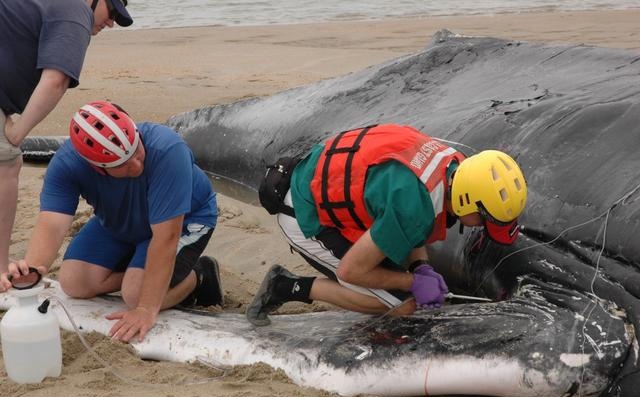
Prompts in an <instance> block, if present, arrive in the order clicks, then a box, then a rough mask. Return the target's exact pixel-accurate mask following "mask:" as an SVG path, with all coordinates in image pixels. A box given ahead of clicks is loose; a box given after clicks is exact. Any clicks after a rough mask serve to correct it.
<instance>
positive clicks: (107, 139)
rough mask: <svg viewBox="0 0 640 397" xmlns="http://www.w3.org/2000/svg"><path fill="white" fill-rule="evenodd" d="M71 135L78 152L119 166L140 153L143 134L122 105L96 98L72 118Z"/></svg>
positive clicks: (103, 164) (106, 164)
mask: <svg viewBox="0 0 640 397" xmlns="http://www.w3.org/2000/svg"><path fill="white" fill-rule="evenodd" d="M69 136H70V138H71V143H73V146H74V147H75V148H76V151H77V152H78V154H80V156H82V157H83V158H84V159H85V160H87V161H88V162H89V163H91V164H93V165H95V166H98V167H102V168H112V167H117V166H119V165H120V164H122V163H124V162H125V161H127V160H129V158H130V157H131V156H133V154H134V153H135V152H136V149H137V148H138V143H139V142H140V134H139V133H138V129H137V128H136V125H135V123H134V122H133V120H132V119H131V117H129V115H128V114H127V112H125V111H124V110H123V109H122V108H121V107H120V106H118V105H116V104H113V103H111V102H107V101H95V102H91V103H89V104H87V105H84V106H83V107H81V108H80V109H79V110H78V111H77V112H76V114H74V115H73V119H71V124H70V125H69Z"/></svg>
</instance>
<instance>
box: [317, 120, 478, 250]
mask: <svg viewBox="0 0 640 397" xmlns="http://www.w3.org/2000/svg"><path fill="white" fill-rule="evenodd" d="M464 158H465V157H464V155H463V154H462V153H460V152H458V151H457V150H455V149H453V148H451V147H449V146H446V145H444V144H442V143H440V142H438V141H436V140H434V139H433V138H431V137H430V136H428V135H425V134H423V133H421V132H420V131H418V130H416V129H415V128H412V127H409V126H401V125H396V124H384V125H377V126H369V127H366V128H359V129H355V130H351V131H345V132H342V133H340V134H338V135H337V136H335V137H333V138H331V139H329V140H328V141H327V143H326V145H325V148H324V151H323V152H322V154H321V155H320V158H319V159H318V164H317V165H316V169H315V173H314V176H313V179H312V180H311V185H310V188H311V193H312V195H313V198H314V201H315V203H316V210H317V211H318V215H319V220H320V224H322V225H323V226H327V227H335V228H338V230H339V231H340V233H341V234H342V235H343V236H344V237H345V238H347V239H348V240H349V241H351V242H354V243H355V242H356V240H358V238H360V236H362V234H363V233H364V232H365V231H366V230H367V229H369V227H370V226H371V224H372V223H373V219H372V218H371V216H370V215H369V213H368V212H367V209H366V207H365V204H364V184H365V179H366V176H367V170H368V169H369V167H371V166H373V165H377V164H381V163H384V162H386V161H390V160H395V161H399V162H400V163H402V164H403V165H404V166H406V167H407V168H409V169H410V170H411V171H413V173H414V174H416V176H417V177H418V178H420V180H421V181H422V182H423V183H424V185H425V187H426V189H427V191H428V192H429V195H430V196H431V201H432V203H433V209H434V212H435V214H436V219H435V222H434V226H433V230H432V231H431V234H430V235H429V236H428V238H427V243H431V242H433V241H437V240H444V239H445V237H446V234H447V228H446V224H447V222H446V220H447V212H446V209H445V208H444V203H445V195H446V193H447V188H448V186H447V176H446V172H447V167H448V166H449V164H450V163H451V162H452V161H457V162H458V163H460V162H462V160H464ZM398 205H402V203H398Z"/></svg>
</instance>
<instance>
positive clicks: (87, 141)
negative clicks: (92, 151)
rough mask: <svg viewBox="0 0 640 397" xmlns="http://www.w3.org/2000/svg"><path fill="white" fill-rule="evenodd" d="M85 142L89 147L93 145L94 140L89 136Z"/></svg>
mask: <svg viewBox="0 0 640 397" xmlns="http://www.w3.org/2000/svg"><path fill="white" fill-rule="evenodd" d="M84 143H85V144H86V145H87V146H89V147H93V141H92V140H91V139H89V138H85V139H84Z"/></svg>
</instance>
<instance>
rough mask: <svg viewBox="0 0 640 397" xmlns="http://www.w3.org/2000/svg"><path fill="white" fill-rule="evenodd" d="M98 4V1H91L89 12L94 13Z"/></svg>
mask: <svg viewBox="0 0 640 397" xmlns="http://www.w3.org/2000/svg"><path fill="white" fill-rule="evenodd" d="M98 2H100V0H93V1H92V2H91V11H93V12H95V11H96V8H98Z"/></svg>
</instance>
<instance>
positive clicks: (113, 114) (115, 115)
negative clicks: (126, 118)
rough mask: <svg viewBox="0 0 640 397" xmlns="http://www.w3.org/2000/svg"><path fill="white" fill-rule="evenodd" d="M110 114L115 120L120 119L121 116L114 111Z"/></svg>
mask: <svg viewBox="0 0 640 397" xmlns="http://www.w3.org/2000/svg"><path fill="white" fill-rule="evenodd" d="M109 116H111V118H112V119H114V120H120V117H119V116H118V115H117V114H116V113H114V112H111V113H109Z"/></svg>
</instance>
